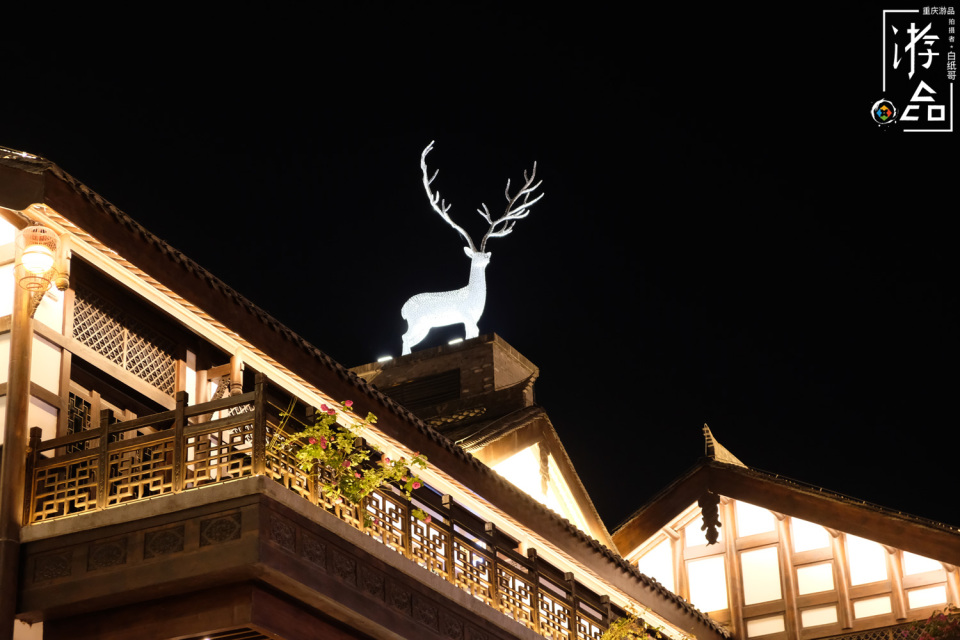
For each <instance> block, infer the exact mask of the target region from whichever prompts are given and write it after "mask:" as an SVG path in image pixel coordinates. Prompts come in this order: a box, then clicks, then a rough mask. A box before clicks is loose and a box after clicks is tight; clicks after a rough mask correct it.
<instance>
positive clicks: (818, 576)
mask: <svg viewBox="0 0 960 640" xmlns="http://www.w3.org/2000/svg"><path fill="white" fill-rule="evenodd" d="M831 589H833V564H832V563H830V562H825V563H823V564H814V565H808V566H805V567H798V568H797V591H798V592H799V593H800V595H802V596H804V595H807V594H808V593H819V592H821V591H830V590H831Z"/></svg>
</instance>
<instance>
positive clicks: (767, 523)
mask: <svg viewBox="0 0 960 640" xmlns="http://www.w3.org/2000/svg"><path fill="white" fill-rule="evenodd" d="M736 512H737V535H738V536H739V537H741V538H743V537H746V536H752V535H754V534H757V533H768V532H770V531H774V530H775V529H776V528H777V522H776V518H774V516H773V514H772V513H770V512H769V511H767V510H766V509H764V508H762V507H756V506H754V505H752V504H749V503H747V502H741V501H740V500H737V506H736Z"/></svg>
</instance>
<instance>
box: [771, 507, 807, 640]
mask: <svg viewBox="0 0 960 640" xmlns="http://www.w3.org/2000/svg"><path fill="white" fill-rule="evenodd" d="M774 515H777V532H778V533H779V534H780V572H781V574H782V575H783V606H784V609H785V610H786V614H787V616H786V620H787V635H788V636H789V637H791V638H799V637H800V627H801V625H800V611H799V609H798V608H797V598H798V597H799V594H798V593H797V577H796V574H795V573H794V569H793V536H792V532H791V531H790V525H789V523H788V522H787V519H786V518H785V517H784V516H782V515H778V514H774Z"/></svg>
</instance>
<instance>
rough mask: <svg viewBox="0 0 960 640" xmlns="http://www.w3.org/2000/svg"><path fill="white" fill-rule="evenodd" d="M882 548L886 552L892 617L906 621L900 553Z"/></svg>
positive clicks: (885, 547)
mask: <svg viewBox="0 0 960 640" xmlns="http://www.w3.org/2000/svg"><path fill="white" fill-rule="evenodd" d="M883 548H884V549H885V550H886V552H887V573H888V574H889V575H890V592H891V593H890V595H891V596H893V597H892V598H891V600H892V602H893V615H894V616H895V617H896V618H897V620H906V619H907V596H906V593H904V591H903V564H902V563H901V562H900V552H899V551H898V550H897V549H894V548H893V547H888V546H886V545H883Z"/></svg>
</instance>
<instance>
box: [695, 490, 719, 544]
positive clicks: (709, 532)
mask: <svg viewBox="0 0 960 640" xmlns="http://www.w3.org/2000/svg"><path fill="white" fill-rule="evenodd" d="M697 505H699V507H700V511H701V513H702V515H703V524H702V525H700V530H701V531H705V532H706V536H707V546H709V545H711V544H717V540H719V539H720V528H721V527H722V526H723V525H722V524H720V496H718V495H717V494H715V493H713V492H712V491H707V492H706V493H704V494H703V495H702V496H700V499H699V500H697Z"/></svg>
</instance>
